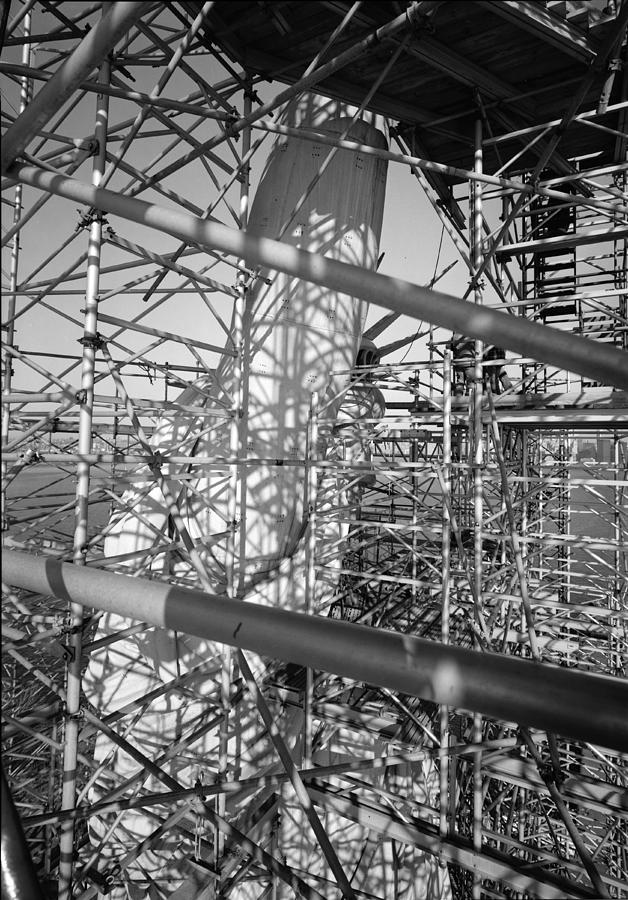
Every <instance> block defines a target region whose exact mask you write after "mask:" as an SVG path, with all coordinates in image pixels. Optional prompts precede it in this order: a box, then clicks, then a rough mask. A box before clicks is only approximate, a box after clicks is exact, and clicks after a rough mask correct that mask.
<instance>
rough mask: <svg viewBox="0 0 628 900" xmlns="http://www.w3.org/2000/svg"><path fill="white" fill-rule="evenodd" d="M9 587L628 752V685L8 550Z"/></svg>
mask: <svg viewBox="0 0 628 900" xmlns="http://www.w3.org/2000/svg"><path fill="white" fill-rule="evenodd" d="M2 564H3V565H2V580H3V582H4V583H5V584H8V585H11V586H14V587H18V588H24V589H26V590H29V591H34V592H36V593H38V594H43V595H52V596H54V597H57V598H59V599H63V600H67V601H72V602H75V603H80V604H83V605H84V606H90V607H96V608H97V609H103V610H106V611H107V612H114V613H118V614H119V615H122V616H127V617H130V618H133V619H138V620H141V621H144V622H150V623H151V624H153V625H158V626H161V627H165V628H172V629H175V630H176V631H183V632H186V633H187V634H191V635H196V636H197V637H203V638H207V639H209V640H214V641H218V642H220V643H224V644H229V645H231V646H234V647H240V648H241V649H245V650H253V651H255V652H256V653H261V654H263V655H265V656H270V657H272V658H274V659H280V660H284V661H287V662H295V663H299V664H300V665H303V666H311V667H312V668H314V669H319V670H322V671H324V672H333V673H335V674H337V675H342V676H346V677H348V678H352V679H354V680H356V681H363V682H366V683H368V684H374V685H379V686H382V687H387V688H389V689H391V690H394V691H400V692H401V693H404V694H411V695H414V696H417V697H423V698H425V699H427V700H431V701H433V702H436V703H441V704H446V705H448V706H453V707H457V708H462V709H467V710H476V711H478V712H482V713H484V714H485V715H487V716H492V717H494V718H496V719H499V720H501V721H506V722H517V723H519V724H520V725H527V726H530V727H532V728H538V729H542V730H550V731H552V732H554V733H557V734H561V735H564V736H565V737H569V738H572V739H575V740H583V741H589V742H591V743H594V744H599V745H600V746H603V747H609V748H611V749H615V750H620V751H628V716H626V710H627V709H628V682H626V681H624V680H622V679H619V678H611V677H607V676H604V675H592V674H590V673H588V672H579V671H575V670H574V669H565V668H561V667H560V666H553V665H547V664H544V663H538V662H533V661H527V660H523V659H519V658H516V657H509V656H499V655H497V654H494V653H480V652H475V651H473V650H466V649H464V648H461V647H455V646H451V645H449V646H446V645H444V644H441V643H438V642H436V641H427V640H424V639H422V638H417V637H413V636H410V635H404V634H397V633H395V632H393V631H384V630H382V629H376V628H368V627H366V626H364V625H355V624H352V623H350V622H343V621H341V620H337V619H328V618H323V617H320V616H308V615H304V614H303V613H296V612H292V611H290V610H283V609H274V608H269V607H265V606H260V605H258V604H256V603H246V602H243V601H242V600H234V599H231V598H228V597H226V596H224V595H223V596H218V595H214V594H208V593H205V592H203V591H199V590H192V589H190V588H182V587H178V586H176V585H170V584H163V583H160V582H156V581H149V580H148V579H144V578H135V577H131V576H128V575H117V574H114V573H112V572H104V571H102V570H99V569H92V568H89V567H87V568H84V567H79V566H74V565H71V564H70V563H61V562H59V561H58V560H56V559H52V558H50V557H45V556H31V555H29V554H26V553H19V552H17V551H15V550H5V551H4V552H3V559H2Z"/></svg>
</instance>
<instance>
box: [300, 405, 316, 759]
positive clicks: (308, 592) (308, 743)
mask: <svg viewBox="0 0 628 900" xmlns="http://www.w3.org/2000/svg"><path fill="white" fill-rule="evenodd" d="M307 437H308V441H307V514H308V537H307V547H306V551H305V553H306V555H305V612H306V613H307V614H308V615H312V614H313V613H315V612H316V610H315V608H314V600H315V589H316V569H315V565H316V522H317V517H316V502H317V495H318V483H317V482H318V469H317V466H316V456H317V448H318V393H317V392H316V391H313V392H312V398H311V401H310V415H309V420H308V436H307ZM313 703H314V670H313V669H311V668H310V667H309V666H308V667H307V668H306V670H305V693H304V698H303V756H302V762H303V768H304V769H309V768H311V766H312V706H313Z"/></svg>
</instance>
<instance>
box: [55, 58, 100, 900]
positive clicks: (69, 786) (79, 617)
mask: <svg viewBox="0 0 628 900" xmlns="http://www.w3.org/2000/svg"><path fill="white" fill-rule="evenodd" d="M110 77H111V62H110V60H109V59H105V60H104V62H103V63H102V64H101V66H100V72H99V80H100V81H101V82H102V83H103V84H109V80H110ZM108 118H109V97H108V95H107V94H98V95H97V100H96V125H95V129H94V134H95V137H96V141H97V142H98V151H97V154H96V156H95V158H94V165H93V170H92V184H93V185H95V186H96V187H98V185H99V184H100V181H101V179H102V175H103V172H104V170H105V161H106V149H107V125H108ZM102 218H103V217H102V213H100V212H99V210H94V212H93V218H92V221H91V224H90V232H89V244H88V257H87V289H86V294H85V317H84V324H83V337H82V339H81V342H82V344H83V360H82V370H81V396H80V398H79V399H80V406H79V426H78V427H79V437H78V451H79V454H80V455H81V456H87V455H88V454H90V453H91V452H92V418H93V407H94V370H95V362H96V349H97V341H98V338H97V326H98V289H99V281H100V253H101V243H102ZM89 483H90V463H89V462H86V461H83V460H81V461H79V463H78V466H77V472H76V507H75V528H74V552H73V559H74V564H75V565H77V566H84V565H85V554H86V549H87V521H88V509H89ZM68 624H69V628H70V636H69V642H68V643H69V650H70V654H71V656H70V660H69V662H68V669H67V688H66V692H67V696H66V708H65V729H64V748H63V789H62V796H61V809H62V810H66V809H73V808H74V804H75V801H76V769H77V756H78V737H79V713H80V703H81V696H80V694H81V648H82V629H83V607H82V606H80V605H79V604H77V603H72V604H71V605H70V610H69V623H68ZM73 855H74V820H73V819H69V820H66V821H64V822H63V824H62V825H61V830H60V835H59V900H69V898H70V897H71V896H72V869H73V864H72V863H73Z"/></svg>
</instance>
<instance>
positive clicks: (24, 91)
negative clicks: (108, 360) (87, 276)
mask: <svg viewBox="0 0 628 900" xmlns="http://www.w3.org/2000/svg"><path fill="white" fill-rule="evenodd" d="M30 30H31V14H30V13H29V12H27V13H26V15H25V17H24V36H25V38H26V39H27V40H26V41H25V43H24V46H23V48H22V64H23V65H25V66H29V65H30V58H31V45H30V42H29V40H28V38H29V36H30ZM20 82H21V84H20V106H19V111H20V114H22V113H23V112H24V110H25V109H26V106H27V105H28V101H29V95H30V90H31V82H30V79H29V78H28V76H27V75H24V76H23V77H22V78H21V79H20ZM22 193H23V187H22V185H21V184H16V185H15V194H14V198H13V229H14V235H13V238H12V240H13V245H12V247H11V264H10V269H9V299H8V305H7V329H6V343H7V346H9V347H13V345H14V343H15V311H16V300H17V294H16V290H17V284H18V281H17V276H18V265H19V259H20V232H19V229H18V230H15V229H16V226H17V225H18V223H19V221H20V218H21V216H22ZM12 378H13V360H12V359H11V358H10V357H5V361H4V372H3V375H2V395H3V399H2V449H3V450H4V448H5V447H6V445H7V443H8V441H9V430H10V427H11V402H10V399H9V398H8V395H10V393H11V382H12ZM6 474H7V463H6V462H5V460H4V458H3V460H2V512H1V515H2V529H3V530H4V529H5V528H6V524H7V523H6V499H7V498H6V486H5V478H6Z"/></svg>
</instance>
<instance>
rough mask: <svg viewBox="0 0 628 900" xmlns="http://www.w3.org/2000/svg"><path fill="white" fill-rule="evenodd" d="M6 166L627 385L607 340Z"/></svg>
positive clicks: (44, 184) (75, 195) (57, 190)
mask: <svg viewBox="0 0 628 900" xmlns="http://www.w3.org/2000/svg"><path fill="white" fill-rule="evenodd" d="M7 174H8V175H10V177H11V178H14V179H16V180H17V181H21V182H23V183H24V184H29V185H31V186H32V187H35V188H39V189H40V190H43V191H49V192H50V193H53V194H56V195H58V196H59V197H65V198H66V199H68V200H72V201H75V202H78V203H84V204H85V205H86V206H90V207H95V208H96V209H100V210H103V211H104V212H108V213H112V214H114V215H118V216H122V218H125V219H128V220H130V221H132V222H137V223H139V224H141V225H145V226H147V227H148V228H155V229H156V230H158V231H162V232H166V233H167V234H170V235H172V236H173V237H176V238H178V239H179V240H182V241H185V242H186V243H189V244H194V245H196V246H198V247H200V248H202V249H205V250H208V251H210V250H221V251H223V252H225V253H231V254H233V255H235V256H236V257H237V258H243V259H245V261H246V265H247V266H262V267H267V268H269V269H276V270H278V271H280V272H285V273H286V274H287V275H292V276H293V277H295V278H302V279H304V280H305V281H309V282H312V283H313V284H318V285H320V286H322V287H327V288H329V289H330V290H334V291H339V292H341V293H345V294H348V295H349V296H353V297H359V298H361V299H362V300H366V301H368V302H370V303H374V304H375V305H376V306H382V307H384V308H385V309H390V310H393V311H394V312H397V313H400V314H402V315H406V316H410V317H412V318H414V319H419V320H422V321H426V322H430V323H431V324H432V325H436V326H439V327H441V328H447V329H449V330H450V331H455V332H460V333H461V334H464V335H467V336H469V337H474V338H478V339H481V340H483V341H484V342H485V343H490V344H494V345H495V346H497V347H503V348H505V349H507V350H514V351H516V352H518V353H521V354H522V355H524V356H531V357H533V358H534V359H536V360H538V361H539V362H544V363H549V364H550V365H555V366H557V367H558V368H562V369H566V370H567V371H569V372H576V373H578V374H579V375H584V376H585V377H587V378H591V379H593V380H595V381H600V382H602V383H603V384H609V385H614V386H615V387H618V388H623V389H628V353H626V352H625V351H623V350H618V349H617V348H615V347H612V346H610V345H609V344H604V343H598V342H596V341H592V340H589V339H587V338H583V337H578V336H576V335H573V334H568V333H567V332H564V331H559V330H558V329H557V328H550V327H548V326H547V325H540V324H538V323H536V322H530V321H528V320H527V319H523V318H521V317H519V316H512V315H508V314H507V313H502V312H498V311H497V310H494V309H487V308H486V307H482V306H476V305H475V304H473V303H471V302H467V301H466V300H460V299H459V298H458V297H452V296H450V295H448V294H441V293H440V292H438V291H432V290H429V288H425V287H421V286H420V285H417V284H412V283H410V282H408V281H403V280H402V279H400V278H391V277H390V276H387V275H381V274H379V273H378V272H371V271H366V270H365V269H362V268H360V267H359V266H353V265H350V264H349V263H343V262H339V261H337V260H334V259H329V258H327V257H325V256H320V255H317V254H314V253H308V252H307V251H306V250H299V249H297V248H296V247H294V246H292V245H290V244H282V243H281V242H280V241H275V240H271V239H270V238H262V237H257V236H254V235H251V234H246V233H245V232H243V231H237V230H236V229H233V228H228V227H227V226H226V225H221V224H220V223H217V222H208V221H206V220H204V219H199V218H197V217H196V216H192V215H190V214H189V213H184V212H180V211H179V210H175V209H168V208H166V207H163V206H158V205H157V204H154V203H146V202H145V201H144V200H137V199H135V198H132V197H125V196H123V195H121V194H116V193H114V192H113V191H108V190H106V189H104V188H96V187H93V186H92V185H89V184H85V183H83V182H81V181H78V180H77V179H74V178H68V177H66V176H64V175H60V174H59V175H55V174H53V173H52V172H48V171H45V170H43V169H40V168H38V167H37V166H28V165H19V164H15V165H14V166H12V167H11V169H10V170H9V172H8V173H7Z"/></svg>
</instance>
